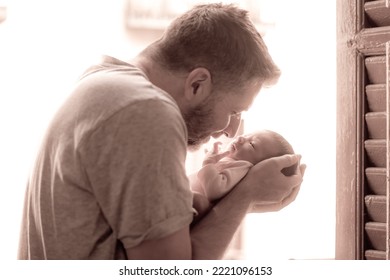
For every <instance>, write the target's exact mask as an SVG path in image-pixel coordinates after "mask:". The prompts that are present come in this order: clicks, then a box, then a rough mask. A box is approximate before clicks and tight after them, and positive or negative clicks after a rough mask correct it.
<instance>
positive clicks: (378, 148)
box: [364, 139, 386, 168]
mask: <svg viewBox="0 0 390 280" xmlns="http://www.w3.org/2000/svg"><path fill="white" fill-rule="evenodd" d="M364 147H365V150H366V155H367V160H368V166H369V167H383V168H386V140H376V139H373V140H366V141H364Z"/></svg>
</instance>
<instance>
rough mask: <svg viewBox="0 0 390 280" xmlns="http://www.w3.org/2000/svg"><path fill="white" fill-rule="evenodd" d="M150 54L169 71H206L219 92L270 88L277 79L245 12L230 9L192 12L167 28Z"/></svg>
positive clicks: (204, 8)
mask: <svg viewBox="0 0 390 280" xmlns="http://www.w3.org/2000/svg"><path fill="white" fill-rule="evenodd" d="M156 50H157V51H156V52H155V56H156V57H155V58H156V59H157V60H158V61H161V63H163V64H164V66H165V67H167V68H168V69H170V70H172V71H179V72H188V73H189V72H191V71H192V70H194V69H196V68H199V67H203V68H205V69H207V70H208V71H209V72H210V75H211V80H212V83H213V86H214V87H215V88H218V89H221V90H222V89H223V90H229V89H231V88H238V89H239V88H240V87H242V86H243V85H245V84H246V83H247V82H249V81H251V80H253V79H256V80H258V82H259V83H261V84H271V83H273V82H275V81H276V79H277V78H278V77H279V75H280V71H279V69H278V67H277V66H276V65H275V64H274V62H273V60H272V58H271V57H270V55H269V53H268V50H267V47H266V46H265V44H264V42H263V39H262V38H261V36H260V34H259V33H258V31H257V30H256V28H255V26H254V25H253V23H252V22H251V20H250V19H249V16H248V12H247V11H245V10H242V9H239V8H237V7H236V6H234V5H231V4H230V5H223V4H207V5H198V6H195V7H194V8H193V9H191V10H189V11H188V12H186V13H185V14H183V15H182V16H180V17H178V18H176V19H175V20H174V21H173V22H172V23H171V24H170V26H169V27H168V28H167V30H166V31H165V33H164V35H163V37H162V38H161V39H160V40H159V41H158V42H157V49H156Z"/></svg>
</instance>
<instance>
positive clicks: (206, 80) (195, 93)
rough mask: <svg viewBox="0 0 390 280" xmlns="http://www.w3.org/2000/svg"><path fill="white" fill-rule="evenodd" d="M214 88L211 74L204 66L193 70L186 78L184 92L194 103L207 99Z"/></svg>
mask: <svg viewBox="0 0 390 280" xmlns="http://www.w3.org/2000/svg"><path fill="white" fill-rule="evenodd" d="M211 90H212V82H211V74H210V72H209V70H207V69H206V68H203V67H199V68H195V69H194V70H192V71H191V72H190V73H189V74H188V76H187V79H186V82H185V89H184V94H185V98H186V99H187V100H188V101H190V102H191V103H192V104H193V105H197V104H199V103H201V102H202V101H203V100H205V99H206V98H207V97H208V96H209V95H210V94H211Z"/></svg>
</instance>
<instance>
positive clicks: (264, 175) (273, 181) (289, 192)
mask: <svg viewBox="0 0 390 280" xmlns="http://www.w3.org/2000/svg"><path fill="white" fill-rule="evenodd" d="M300 159H301V156H300V155H284V156H280V157H274V158H270V159H267V160H264V161H262V162H260V163H258V164H256V165H255V166H254V167H253V168H251V170H250V171H249V172H248V174H247V176H245V178H244V179H243V180H242V181H241V182H240V183H239V184H238V185H237V187H240V188H249V190H250V193H251V196H252V207H251V208H250V209H252V210H251V212H272V211H279V210H281V209H283V208H284V207H286V206H287V205H289V204H290V203H291V202H292V201H294V200H295V198H296V196H297V195H298V192H299V189H300V185H301V183H302V180H303V175H304V172H305V169H306V166H305V165H301V164H300ZM294 164H298V165H299V167H300V168H298V169H297V172H296V174H294V175H291V176H285V175H284V174H283V173H282V172H281V170H282V169H284V168H286V167H289V166H292V165H294Z"/></svg>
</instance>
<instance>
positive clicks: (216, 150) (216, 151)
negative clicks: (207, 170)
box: [203, 142, 230, 166]
mask: <svg viewBox="0 0 390 280" xmlns="http://www.w3.org/2000/svg"><path fill="white" fill-rule="evenodd" d="M221 144H222V143H221V142H215V143H214V145H213V150H212V151H211V152H209V151H207V150H206V157H205V159H204V161H203V166H205V165H206V164H215V163H217V162H218V161H220V160H221V159H223V158H224V157H226V156H227V155H228V154H229V153H230V151H225V152H222V153H221V152H220V145H221Z"/></svg>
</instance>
